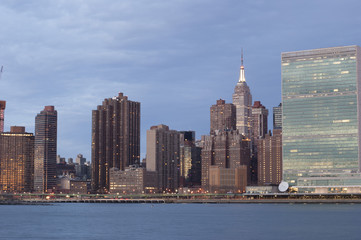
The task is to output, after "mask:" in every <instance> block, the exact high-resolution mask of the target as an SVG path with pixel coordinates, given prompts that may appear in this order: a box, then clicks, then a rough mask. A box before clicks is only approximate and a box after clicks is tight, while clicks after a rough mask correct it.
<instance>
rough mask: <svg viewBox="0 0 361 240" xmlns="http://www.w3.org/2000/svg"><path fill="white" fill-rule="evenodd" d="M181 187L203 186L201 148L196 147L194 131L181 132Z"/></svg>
mask: <svg viewBox="0 0 361 240" xmlns="http://www.w3.org/2000/svg"><path fill="white" fill-rule="evenodd" d="M179 133H180V161H179V163H180V167H179V170H180V171H179V175H180V186H184V187H187V186H188V187H191V186H200V185H201V168H202V166H201V151H202V148H201V147H197V146H196V145H195V132H194V131H180V132H179Z"/></svg>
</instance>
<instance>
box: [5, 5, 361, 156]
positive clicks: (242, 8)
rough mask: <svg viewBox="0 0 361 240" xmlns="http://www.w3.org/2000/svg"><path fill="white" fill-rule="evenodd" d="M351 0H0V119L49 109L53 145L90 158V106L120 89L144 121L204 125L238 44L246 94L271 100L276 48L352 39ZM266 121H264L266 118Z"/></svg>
mask: <svg viewBox="0 0 361 240" xmlns="http://www.w3.org/2000/svg"><path fill="white" fill-rule="evenodd" d="M360 9H361V1H359V0H343V1H330V0H303V1H292V0H274V1H269V0H222V1H219V0H168V1H160V0H152V1H149V0H122V1H114V0H72V1H66V0H52V1H48V0H27V1H24V0H2V1H1V2H0V22H1V26H0V31H1V32H0V65H3V66H4V69H3V73H2V76H1V79H0V99H1V100H6V101H7V107H6V110H5V131H9V129H10V126H15V125H16V126H25V127H26V130H27V132H34V125H35V116H36V114H37V113H39V112H40V111H41V110H43V108H44V106H47V105H54V106H55V108H56V110H57V111H58V154H60V155H61V156H62V157H65V158H70V157H72V158H75V157H76V155H77V154H78V153H82V154H83V155H84V157H86V158H87V159H88V160H90V158H91V111H92V110H93V109H96V106H97V105H100V104H101V103H102V101H103V100H104V99H105V98H110V97H113V96H116V95H118V93H119V92H123V93H124V94H125V95H127V96H128V98H129V99H130V100H132V101H138V102H141V157H142V158H143V157H145V154H146V152H145V151H146V131H147V129H149V128H150V127H151V126H154V125H159V124H165V125H168V126H169V127H170V128H171V129H174V130H193V131H196V137H197V139H199V138H200V136H201V135H206V134H208V133H209V125H210V123H209V121H210V120H209V115H210V113H209V108H210V106H211V105H212V104H215V103H216V100H217V99H219V98H222V99H225V100H226V102H232V93H233V91H234V87H235V85H236V83H237V81H238V78H239V67H240V64H241V57H240V56H241V49H242V48H243V52H244V66H245V75H246V81H247V83H248V85H249V87H250V89H251V93H252V95H253V100H254V101H261V103H262V104H263V105H265V106H266V107H267V108H268V109H269V112H270V116H272V108H273V107H275V106H277V105H278V104H279V103H280V102H281V64H280V62H281V53H282V52H288V51H298V50H307V49H315V48H324V47H336V46H346V45H361V14H359V11H360ZM271 119H272V118H271V117H270V121H269V128H270V129H271V128H272V121H271Z"/></svg>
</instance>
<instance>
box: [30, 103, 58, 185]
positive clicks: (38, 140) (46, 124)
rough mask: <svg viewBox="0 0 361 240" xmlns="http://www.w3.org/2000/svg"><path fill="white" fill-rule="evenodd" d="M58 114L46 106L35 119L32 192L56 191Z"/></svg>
mask: <svg viewBox="0 0 361 240" xmlns="http://www.w3.org/2000/svg"><path fill="white" fill-rule="evenodd" d="M57 123H58V113H57V111H56V110H55V109H54V106H46V107H45V108H44V110H43V111H41V112H40V113H39V114H38V115H37V116H36V118H35V153H34V154H35V157H34V190H35V191H37V192H52V191H54V190H55V189H56V184H57V183H56V148H57Z"/></svg>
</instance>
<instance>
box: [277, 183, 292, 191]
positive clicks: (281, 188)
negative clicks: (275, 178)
mask: <svg viewBox="0 0 361 240" xmlns="http://www.w3.org/2000/svg"><path fill="white" fill-rule="evenodd" d="M288 187H289V185H288V182H284V181H282V182H281V183H280V185H278V190H279V191H280V192H286V191H287V189H288Z"/></svg>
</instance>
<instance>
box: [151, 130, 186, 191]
mask: <svg viewBox="0 0 361 240" xmlns="http://www.w3.org/2000/svg"><path fill="white" fill-rule="evenodd" d="M146 169H147V171H149V172H156V173H157V184H158V190H159V191H160V192H174V191H175V190H176V189H178V188H179V176H180V133H179V132H178V131H175V130H170V129H169V127H168V126H166V125H163V124H161V125H158V126H153V127H151V128H150V129H149V130H147V164H146Z"/></svg>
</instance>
